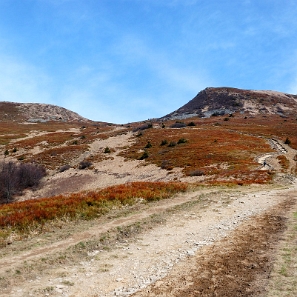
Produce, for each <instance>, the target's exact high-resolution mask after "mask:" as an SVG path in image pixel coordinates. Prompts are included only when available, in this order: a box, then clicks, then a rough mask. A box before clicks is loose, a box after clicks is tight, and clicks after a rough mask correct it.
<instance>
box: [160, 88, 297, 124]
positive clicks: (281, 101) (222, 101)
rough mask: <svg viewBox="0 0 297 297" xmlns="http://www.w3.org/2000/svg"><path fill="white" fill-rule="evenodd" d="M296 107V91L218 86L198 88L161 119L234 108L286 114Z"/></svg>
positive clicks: (210, 113)
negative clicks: (196, 92)
mask: <svg viewBox="0 0 297 297" xmlns="http://www.w3.org/2000/svg"><path fill="white" fill-rule="evenodd" d="M296 111H297V95H291V94H286V93H281V92H275V91H254V90H242V89H236V88H228V87H221V88H206V89H204V90H202V91H201V92H199V93H198V94H197V96H195V97H194V98H193V99H192V100H190V101H189V102H188V103H187V104H185V105H184V106H182V107H180V108H179V109H177V110H176V111H174V112H172V113H170V114H168V115H166V116H165V117H163V119H183V118H189V117H193V116H199V117H210V116H212V115H223V114H230V113H234V112H248V113H250V114H259V113H260V114H263V113H264V114H279V115H281V116H290V115H293V114H296Z"/></svg>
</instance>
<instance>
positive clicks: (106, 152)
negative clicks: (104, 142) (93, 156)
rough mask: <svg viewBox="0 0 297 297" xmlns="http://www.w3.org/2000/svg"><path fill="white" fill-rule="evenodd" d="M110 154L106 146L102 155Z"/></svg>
mask: <svg viewBox="0 0 297 297" xmlns="http://www.w3.org/2000/svg"><path fill="white" fill-rule="evenodd" d="M109 153H111V150H110V148H109V147H108V146H107V147H106V148H105V149H104V154H109Z"/></svg>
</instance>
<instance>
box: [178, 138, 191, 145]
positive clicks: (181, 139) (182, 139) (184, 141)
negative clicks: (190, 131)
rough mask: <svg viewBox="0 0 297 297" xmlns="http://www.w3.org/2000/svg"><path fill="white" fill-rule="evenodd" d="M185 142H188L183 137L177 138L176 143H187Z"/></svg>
mask: <svg viewBox="0 0 297 297" xmlns="http://www.w3.org/2000/svg"><path fill="white" fill-rule="evenodd" d="M187 142H188V141H187V139H185V138H180V139H179V140H178V142H177V144H181V143H187Z"/></svg>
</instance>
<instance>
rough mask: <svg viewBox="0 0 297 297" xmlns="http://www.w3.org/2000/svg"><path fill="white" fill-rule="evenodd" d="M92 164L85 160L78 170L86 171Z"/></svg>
mask: <svg viewBox="0 0 297 297" xmlns="http://www.w3.org/2000/svg"><path fill="white" fill-rule="evenodd" d="M91 165H92V163H91V162H90V161H88V160H83V161H81V162H80V163H79V165H78V169H86V168H89V167H91Z"/></svg>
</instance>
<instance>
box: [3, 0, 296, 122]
mask: <svg viewBox="0 0 297 297" xmlns="http://www.w3.org/2000/svg"><path fill="white" fill-rule="evenodd" d="M296 15H297V2H296V1H294V0H286V1H278V0H261V1H258V0H242V1H233V0H225V1H214V0H208V1H206V0H200V1H198V0H197V1H196V0H158V1H157V0H142V1H137V0H113V1H110V0H100V1H97V0H85V1H81V0H80V1H78V0H69V1H61V0H32V1H23V0H14V1H10V0H2V1H0V70H1V71H0V81H1V84H0V101H14V102H39V103H50V104H55V105H59V106H63V107H65V108H68V109H71V110H73V111H75V112H77V113H79V114H81V115H82V116H84V117H86V118H90V119H92V120H99V121H107V122H113V123H127V122H131V121H139V120H144V119H147V118H151V117H160V116H163V115H164V114H167V113H169V112H171V111H172V110H175V109H177V108H179V107H180V106H182V105H183V104H185V103H186V102H188V101H189V100H190V99H191V98H193V97H194V96H195V95H196V94H197V93H198V92H199V91H200V90H202V89H204V88H206V87H216V86H230V87H236V88H243V89H258V90H277V91H280V92H287V93H293V94H296V93H297V67H296V65H297V63H296V62H297V53H296V48H297V19H296Z"/></svg>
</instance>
